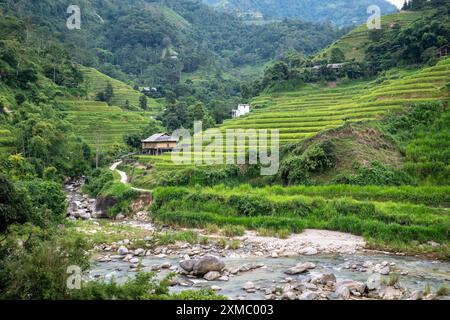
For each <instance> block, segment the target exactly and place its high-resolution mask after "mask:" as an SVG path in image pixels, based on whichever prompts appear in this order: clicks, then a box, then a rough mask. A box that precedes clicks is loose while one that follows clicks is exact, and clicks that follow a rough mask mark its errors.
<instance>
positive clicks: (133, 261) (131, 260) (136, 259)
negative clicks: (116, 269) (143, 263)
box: [128, 258, 139, 264]
mask: <svg viewBox="0 0 450 320" xmlns="http://www.w3.org/2000/svg"><path fill="white" fill-rule="evenodd" d="M128 262H130V263H132V264H136V263H138V262H139V259H138V258H132V259H130V260H129V261H128Z"/></svg>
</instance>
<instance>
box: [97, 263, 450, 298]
mask: <svg viewBox="0 0 450 320" xmlns="http://www.w3.org/2000/svg"><path fill="white" fill-rule="evenodd" d="M178 261H179V258H178V257H167V258H156V257H144V258H143V259H142V264H143V266H144V267H143V271H150V270H151V266H152V265H160V264H162V263H165V262H170V263H172V264H173V265H176V266H178ZM224 261H225V264H226V267H227V268H229V269H232V268H233V267H240V266H242V265H243V264H246V263H251V264H256V263H263V264H264V265H265V266H266V267H264V268H260V269H255V270H252V271H249V272H245V273H241V274H239V275H237V276H234V277H230V280H229V281H206V280H203V279H198V278H190V280H191V281H194V283H195V285H194V286H193V287H191V288H189V287H180V286H177V287H174V288H173V289H172V290H174V291H180V290H186V289H192V288H201V287H205V288H209V287H210V286H212V285H216V286H219V287H221V288H222V290H221V291H220V294H223V295H225V296H227V297H229V298H231V299H236V298H237V297H241V298H244V299H264V293H263V292H262V291H256V292H255V293H254V294H247V293H245V292H244V291H243V290H242V287H243V285H244V283H246V282H247V281H252V282H253V283H254V284H255V286H256V287H262V288H267V287H270V286H273V285H274V284H276V283H280V281H281V282H283V281H284V280H285V279H286V278H287V277H291V278H292V279H301V278H302V277H306V276H308V275H312V276H314V275H319V274H325V273H333V274H335V276H336V278H337V280H338V281H339V280H345V279H351V280H355V281H361V282H365V281H366V280H367V278H368V277H369V276H370V274H369V273H367V272H361V271H358V270H353V269H352V268H351V266H352V265H353V264H357V265H362V264H363V263H364V262H365V261H372V262H373V263H374V264H376V263H382V262H383V261H387V262H388V263H395V269H396V270H397V271H396V272H395V273H398V274H400V273H401V272H405V271H406V272H408V274H407V275H399V278H400V283H401V284H402V285H404V286H405V287H406V288H408V289H409V290H410V291H414V290H423V289H424V288H425V287H426V286H427V285H430V286H431V288H432V289H433V290H436V289H437V288H439V287H441V286H442V285H443V284H445V283H447V285H450V263H447V262H437V261H428V260H422V259H419V258H413V257H400V256H391V255H384V254H356V255H317V256H299V257H286V258H277V259H273V258H264V257H257V258H239V259H236V258H224ZM300 262H313V263H315V264H316V265H317V267H316V268H315V269H313V270H310V271H309V272H308V273H307V274H303V275H299V276H287V275H286V274H285V273H284V271H286V270H287V269H288V268H290V267H293V266H295V265H296V264H297V263H300ZM168 273H169V271H168V270H167V271H163V272H161V273H160V274H159V275H160V276H164V275H167V274H168ZM134 274H135V272H133V271H131V270H130V268H129V263H128V262H124V261H111V262H102V263H96V264H95V265H94V266H93V268H92V270H91V272H90V277H92V278H104V279H112V278H114V279H116V280H117V281H118V282H122V281H125V280H126V279H127V278H129V277H133V276H134ZM296 277H298V278H296Z"/></svg>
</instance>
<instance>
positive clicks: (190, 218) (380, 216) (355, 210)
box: [152, 186, 450, 257]
mask: <svg viewBox="0 0 450 320" xmlns="http://www.w3.org/2000/svg"><path fill="white" fill-rule="evenodd" d="M152 212H153V216H154V217H155V218H156V219H158V220H161V221H163V222H166V223H175V224H178V225H184V226H187V227H206V226H207V225H208V224H216V225H219V226H229V225H235V226H242V227H245V228H249V229H255V230H258V229H260V228H264V229H272V230H282V231H281V233H282V234H285V233H286V230H288V231H290V232H295V233H297V232H301V231H302V230H303V229H304V228H318V229H328V230H337V231H343V232H350V233H353V234H356V235H362V236H364V237H365V238H366V239H367V240H368V241H369V242H370V243H372V244H373V245H374V246H378V247H383V248H384V247H387V248H391V249H393V248H396V247H398V246H402V247H403V250H407V251H409V252H417V253H433V254H435V255H439V256H441V257H448V254H449V252H448V248H449V247H448V245H449V234H448V233H449V230H450V229H449V228H450V225H449V224H448V223H449V221H450V220H449V216H448V212H447V211H446V210H444V209H431V208H427V207H425V206H423V205H413V204H408V203H400V202H377V201H356V200H352V199H349V198H337V199H327V198H326V197H318V196H313V197H310V196H303V195H298V194H297V195H279V194H276V193H273V192H271V190H270V189H258V188H250V187H243V186H241V187H239V188H232V189H231V188H226V187H223V186H217V187H213V188H203V189H201V190H200V189H187V188H158V189H156V190H155V192H154V204H153V207H152ZM430 240H433V241H436V242H438V243H440V244H441V245H440V246H439V247H438V248H432V247H429V246H427V245H426V242H427V241H430ZM416 243H419V244H422V245H421V246H418V245H416Z"/></svg>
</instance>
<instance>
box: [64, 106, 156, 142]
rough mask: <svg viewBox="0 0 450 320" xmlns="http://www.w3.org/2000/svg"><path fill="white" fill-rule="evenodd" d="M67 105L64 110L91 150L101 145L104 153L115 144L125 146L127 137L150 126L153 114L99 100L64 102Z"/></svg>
mask: <svg viewBox="0 0 450 320" xmlns="http://www.w3.org/2000/svg"><path fill="white" fill-rule="evenodd" d="M61 102H62V103H64V104H65V105H67V106H68V107H67V110H66V111H63V112H64V114H65V115H66V119H67V120H68V121H69V122H70V123H72V124H73V125H74V128H75V132H77V133H78V134H79V135H80V136H82V137H83V138H84V139H86V141H87V142H88V144H89V145H90V146H91V147H96V146H97V145H99V146H100V147H101V149H102V150H103V151H106V150H109V149H111V148H112V147H113V146H114V145H117V144H119V145H123V136H124V135H125V134H130V133H137V132H139V130H140V128H141V127H142V126H144V125H146V124H147V123H148V119H149V117H150V116H151V115H152V113H151V112H133V111H123V110H122V109H121V108H119V107H112V106H108V105H107V104H106V103H104V102H98V101H82V100H80V101H76V100H70V101H61Z"/></svg>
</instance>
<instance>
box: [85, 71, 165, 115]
mask: <svg viewBox="0 0 450 320" xmlns="http://www.w3.org/2000/svg"><path fill="white" fill-rule="evenodd" d="M80 69H81V71H82V72H83V75H84V78H85V83H86V86H87V91H88V94H89V96H90V98H91V99H92V100H94V99H95V96H96V95H97V93H98V92H101V91H103V90H105V88H106V86H107V84H108V82H110V83H111V85H112V86H113V91H114V95H113V98H112V101H111V104H112V105H114V106H118V107H124V106H125V104H126V101H127V100H128V102H129V104H130V105H131V106H133V107H135V108H138V107H139V97H140V96H141V95H142V94H141V93H140V92H138V91H136V90H134V89H133V88H132V87H131V86H129V85H127V84H125V83H123V82H121V81H119V80H116V79H113V78H110V77H108V76H107V75H105V74H103V73H101V72H99V71H97V70H96V69H93V68H86V67H80ZM147 101H148V105H149V108H150V109H151V110H155V111H156V110H160V109H161V108H162V106H161V104H160V103H159V102H158V101H156V100H155V99H147Z"/></svg>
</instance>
